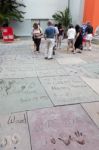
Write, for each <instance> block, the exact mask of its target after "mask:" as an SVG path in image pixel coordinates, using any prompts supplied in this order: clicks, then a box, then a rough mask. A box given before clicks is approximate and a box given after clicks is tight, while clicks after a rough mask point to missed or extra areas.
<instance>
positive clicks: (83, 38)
mask: <svg viewBox="0 0 99 150" xmlns="http://www.w3.org/2000/svg"><path fill="white" fill-rule="evenodd" d="M67 37H68V50H69V49H70V48H72V52H73V53H76V52H79V53H81V52H82V50H83V47H85V48H86V49H88V50H91V49H92V47H91V41H92V38H93V27H92V25H91V24H90V22H88V23H87V24H83V25H82V26H79V25H76V26H75V27H74V26H73V25H70V26H69V29H68V31H67Z"/></svg>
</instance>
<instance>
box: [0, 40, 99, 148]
mask: <svg viewBox="0 0 99 150" xmlns="http://www.w3.org/2000/svg"><path fill="white" fill-rule="evenodd" d="M45 48H46V45H45V42H44V41H43V42H42V44H41V51H40V53H35V52H34V51H33V44H32V41H31V40H29V39H28V40H19V41H15V42H14V43H12V44H11V43H9V44H4V43H0V150H13V149H17V150H66V149H68V150H93V149H94V150H99V46H98V45H93V48H92V51H85V50H84V51H83V53H82V54H70V53H68V54H67V52H66V41H63V43H62V49H60V50H57V51H56V55H55V56H54V59H53V60H45V59H44V49H45Z"/></svg>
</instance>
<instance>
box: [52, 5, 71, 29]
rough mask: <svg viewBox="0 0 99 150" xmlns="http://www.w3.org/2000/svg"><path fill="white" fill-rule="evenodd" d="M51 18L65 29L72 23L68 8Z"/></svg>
mask: <svg viewBox="0 0 99 150" xmlns="http://www.w3.org/2000/svg"><path fill="white" fill-rule="evenodd" d="M52 17H53V18H54V20H55V21H56V22H57V23H61V24H62V25H63V26H64V28H65V29H67V28H68V26H69V25H70V23H71V21H72V19H71V15H70V11H69V9H68V8H66V9H65V10H64V11H58V12H56V13H55V14H54V15H53V16H52Z"/></svg>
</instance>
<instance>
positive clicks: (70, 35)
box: [67, 25, 76, 51]
mask: <svg viewBox="0 0 99 150" xmlns="http://www.w3.org/2000/svg"><path fill="white" fill-rule="evenodd" d="M67 36H68V50H69V49H70V48H73V51H74V43H75V36H76V30H75V28H74V27H73V25H70V26H69V29H68V31H67Z"/></svg>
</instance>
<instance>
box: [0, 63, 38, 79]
mask: <svg viewBox="0 0 99 150" xmlns="http://www.w3.org/2000/svg"><path fill="white" fill-rule="evenodd" d="M32 66H33V65H25V66H24V64H23V65H15V66H14V65H12V66H10V65H8V66H4V65H1V66H0V79H4V78H26V77H37V74H36V71H35V69H33V68H32Z"/></svg>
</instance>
